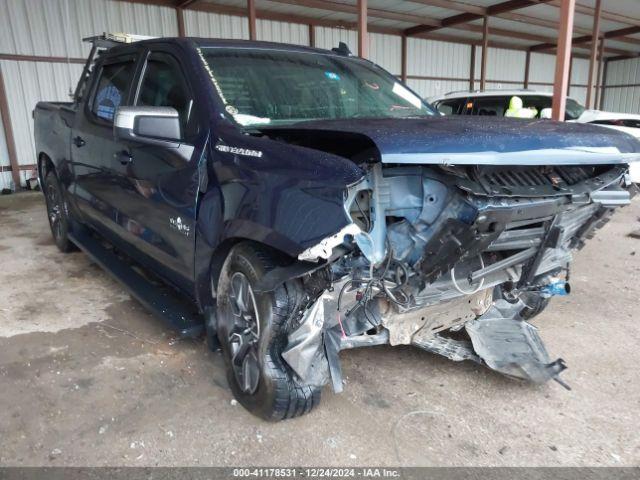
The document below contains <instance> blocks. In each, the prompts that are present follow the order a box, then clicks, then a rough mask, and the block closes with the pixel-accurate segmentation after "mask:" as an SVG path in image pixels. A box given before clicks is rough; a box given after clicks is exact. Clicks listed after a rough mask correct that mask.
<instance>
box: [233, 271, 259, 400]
mask: <svg viewBox="0 0 640 480" xmlns="http://www.w3.org/2000/svg"><path fill="white" fill-rule="evenodd" d="M228 302H229V309H230V313H231V317H232V318H231V320H232V324H231V329H230V330H229V334H228V338H227V340H228V344H229V348H230V350H231V363H232V365H233V372H234V374H235V377H236V380H237V382H238V385H239V386H240V388H241V389H242V391H243V392H245V393H248V394H253V393H254V392H255V391H256V390H257V388H258V382H259V379H260V364H259V360H258V358H259V354H258V339H259V338H260V319H259V318H258V309H257V306H256V299H255V296H254V294H253V290H252V288H251V284H250V283H249V279H248V278H247V277H246V275H245V274H244V273H242V272H235V273H234V274H233V275H232V276H231V281H230V285H229V294H228Z"/></svg>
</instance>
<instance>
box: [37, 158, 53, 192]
mask: <svg viewBox="0 0 640 480" xmlns="http://www.w3.org/2000/svg"><path fill="white" fill-rule="evenodd" d="M55 171H56V166H55V164H54V163H53V160H51V157H49V155H47V154H46V153H45V152H40V153H39V154H38V179H39V181H40V185H41V186H42V185H44V179H45V178H46V177H47V175H48V174H49V172H55Z"/></svg>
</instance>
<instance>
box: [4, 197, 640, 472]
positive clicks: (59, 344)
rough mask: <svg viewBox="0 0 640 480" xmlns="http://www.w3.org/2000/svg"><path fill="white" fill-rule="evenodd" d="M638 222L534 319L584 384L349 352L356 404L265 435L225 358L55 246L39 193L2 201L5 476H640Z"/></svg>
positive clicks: (405, 352) (591, 256)
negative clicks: (529, 470)
mask: <svg viewBox="0 0 640 480" xmlns="http://www.w3.org/2000/svg"><path fill="white" fill-rule="evenodd" d="M639 216H640V201H639V200H638V199H637V198H636V199H635V201H634V202H633V204H632V205H631V206H630V207H627V208H624V209H622V210H620V211H619V213H618V214H617V215H616V216H615V217H614V220H613V221H612V222H610V223H609V224H608V225H607V226H606V227H605V228H604V229H603V230H601V231H600V232H599V233H598V235H597V236H596V238H595V239H594V240H592V241H591V242H590V243H588V244H587V246H586V247H585V248H584V249H583V250H582V251H580V252H579V253H577V255H576V257H577V258H576V262H575V264H574V268H573V271H572V287H573V290H572V294H571V295H570V296H568V297H564V298H557V299H555V300H554V301H553V302H552V306H551V307H550V308H549V309H548V310H547V311H545V313H543V314H542V315H541V316H540V317H539V318H538V319H536V324H537V325H538V326H539V328H540V331H541V335H542V337H543V339H544V340H545V341H546V344H547V347H548V349H549V351H550V352H551V355H552V356H561V357H562V358H564V359H565V360H566V362H567V364H568V365H569V369H568V370H567V371H566V372H565V373H563V375H562V376H563V378H564V380H565V381H566V382H567V383H569V384H570V385H571V387H572V390H571V391H566V390H564V389H563V388H562V387H560V386H559V385H558V384H556V383H554V382H551V383H549V384H546V385H543V386H532V385H529V384H524V383H519V382H516V381H513V380H509V379H507V378H505V377H502V376H500V375H498V374H496V373H494V372H492V371H489V370H487V369H484V368H482V367H479V366H476V365H474V364H471V363H468V362H465V363H454V362H450V361H448V360H446V359H444V358H441V357H438V356H435V355H431V354H429V353H426V352H423V351H420V350H417V349H414V348H410V347H395V348H391V347H375V348H370V349H361V350H355V351H346V352H343V353H342V354H341V358H342V360H343V371H344V373H345V376H346V380H347V385H346V389H345V392H344V393H342V394H340V395H334V394H333V393H332V392H331V390H330V389H328V388H327V389H325V391H324V392H323V395H324V396H323V400H322V403H321V405H320V407H319V408H317V409H316V410H315V411H314V412H313V413H312V414H310V415H307V416H305V417H302V418H299V419H295V420H290V421H286V422H282V423H278V424H270V423H265V422H263V421H260V420H258V419H257V418H255V417H253V416H251V415H250V414H248V413H247V412H246V411H245V410H243V409H242V407H240V406H239V405H238V404H237V403H236V402H235V401H234V400H233V399H232V396H231V393H230V392H229V390H228V388H227V385H226V380H225V374H224V366H223V361H222V358H221V356H220V354H219V353H210V352H208V351H207V349H206V347H205V345H204V343H203V342H202V341H199V340H198V341H193V340H176V339H175V338H174V337H173V335H172V333H171V332H170V331H168V330H166V329H165V328H164V327H163V325H162V324H161V323H160V322H158V321H157V320H155V319H154V318H153V317H151V316H150V315H149V314H148V313H146V312H145V311H144V309H143V308H142V307H141V306H140V305H139V304H138V303H137V302H136V301H134V300H132V299H131V298H130V297H129V295H128V294H127V293H126V292H125V291H123V290H122V288H120V287H119V286H118V285H117V284H116V283H115V282H114V281H112V280H111V279H110V278H109V277H108V276H107V275H106V274H104V273H103V272H102V271H101V270H100V269H99V268H98V267H96V266H95V265H93V264H91V262H90V261H89V260H88V259H87V257H86V256H85V255H84V254H82V253H72V254H68V255H64V254H62V253H59V252H58V250H57V249H56V248H55V246H54V244H53V242H52V240H51V237H50V233H49V229H48V225H47V222H46V216H45V211H44V205H43V200H42V196H41V195H40V194H37V193H26V194H18V195H11V196H7V197H0V386H1V387H2V388H1V390H0V407H1V408H0V465H2V466H7V465H12V466H13V465H47V466H48V465H75V466H86V465H92V466H93V465H109V466H115V465H133V466H155V465H164V466H174V465H181V466H186V465H292V466H293V465H341V466H347V465H354V466H355V465H362V466H370V465H380V466H394V465H396V466H397V465H404V466H450V465H476V466H488V465H490V466H505V465H509V466H519V465H528V466H533V465H536V466H541V465H545V466H605V465H607V466H608V465H610V466H622V465H626V466H631V465H639V464H640V435H639V434H638V432H639V431H640V415H639V412H640V381H639V380H640V373H639V372H640V370H639V369H638V364H639V363H640V349H639V348H638V345H639V344H640V322H638V320H639V313H640V312H639V304H638V299H639V298H640V240H639V239H636V238H633V237H630V236H628V234H629V233H631V232H632V231H634V230H637V229H638V227H639V226H640V224H639V223H638V217H639ZM636 252H637V253H636Z"/></svg>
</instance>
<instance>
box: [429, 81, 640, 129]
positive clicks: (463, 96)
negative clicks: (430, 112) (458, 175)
mask: <svg viewBox="0 0 640 480" xmlns="http://www.w3.org/2000/svg"><path fill="white" fill-rule="evenodd" d="M514 96H517V97H520V98H521V99H522V103H523V108H535V109H536V110H537V112H538V116H537V118H540V112H542V110H543V109H546V108H551V101H552V98H553V94H552V93H549V92H536V91H534V90H486V91H484V92H480V91H473V92H469V91H460V92H450V93H447V94H445V95H442V96H439V97H433V98H431V99H430V100H429V102H430V103H431V104H432V105H433V106H434V107H435V108H436V109H437V110H438V111H439V112H440V113H442V114H443V115H486V116H497V117H502V116H504V114H505V112H506V111H507V109H508V108H509V102H510V100H511V98H512V97H514ZM565 120H567V121H574V122H579V123H592V124H596V125H602V126H604V127H609V128H613V129H616V130H621V131H624V132H626V133H629V134H631V135H633V136H634V137H638V138H640V115H635V114H632V113H612V112H602V111H600V110H587V109H585V107H583V106H582V105H580V104H579V103H578V102H577V101H576V100H574V99H573V98H567V107H566V114H565Z"/></svg>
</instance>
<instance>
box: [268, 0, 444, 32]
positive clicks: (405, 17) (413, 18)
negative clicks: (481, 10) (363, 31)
mask: <svg viewBox="0 0 640 480" xmlns="http://www.w3.org/2000/svg"><path fill="white" fill-rule="evenodd" d="M270 1H272V2H276V3H285V4H288V5H296V6H298V7H307V8H315V9H318V10H326V11H329V12H342V13H352V14H354V15H357V14H358V7H357V5H350V4H347V3H338V2H332V1H328V0H327V1H325V0H270ZM367 14H368V16H369V17H372V18H382V19H385V20H397V21H399V22H407V23H423V24H427V25H431V26H439V25H440V21H439V20H434V19H433V18H429V17H421V16H419V15H411V14H408V13H400V12H391V11H388V10H381V9H379V8H371V7H369V8H368V9H367Z"/></svg>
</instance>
